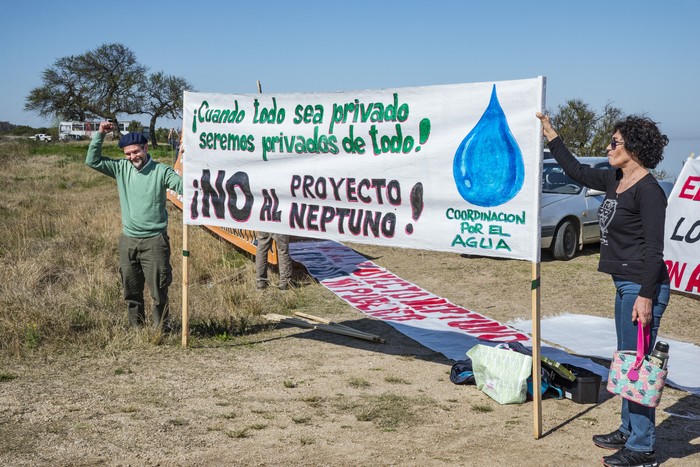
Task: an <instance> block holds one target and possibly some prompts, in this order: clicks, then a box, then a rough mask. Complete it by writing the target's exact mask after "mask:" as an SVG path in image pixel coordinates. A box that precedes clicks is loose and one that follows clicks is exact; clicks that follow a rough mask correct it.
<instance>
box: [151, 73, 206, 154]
mask: <svg viewBox="0 0 700 467" xmlns="http://www.w3.org/2000/svg"><path fill="white" fill-rule="evenodd" d="M186 90H189V91H192V90H194V89H193V87H192V85H191V84H190V83H189V82H187V80H185V79H184V78H179V77H177V76H172V75H166V74H164V73H163V72H162V71H159V72H157V73H153V74H152V75H150V76H149V77H148V79H147V80H145V81H144V83H143V89H142V93H143V95H144V96H145V98H144V102H143V105H142V107H141V112H142V113H144V114H147V115H150V116H151V118H150V122H149V130H150V132H149V133H150V138H151V145H152V146H153V147H154V148H157V147H158V141H157V137H156V121H157V120H158V118H160V117H170V118H174V119H177V118H181V117H182V94H183V92H184V91H186Z"/></svg>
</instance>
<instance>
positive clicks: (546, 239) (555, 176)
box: [540, 151, 673, 261]
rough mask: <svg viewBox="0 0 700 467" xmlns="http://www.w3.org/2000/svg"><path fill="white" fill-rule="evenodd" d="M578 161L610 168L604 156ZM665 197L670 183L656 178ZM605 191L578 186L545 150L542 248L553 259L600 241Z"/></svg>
mask: <svg viewBox="0 0 700 467" xmlns="http://www.w3.org/2000/svg"><path fill="white" fill-rule="evenodd" d="M576 159H577V160H578V161H579V162H581V163H583V164H587V165H589V166H591V167H595V168H599V169H612V167H611V166H610V163H609V162H608V158H607V157H577V158H576ZM659 185H660V186H661V188H662V189H663V190H664V193H666V197H668V196H669V195H670V194H671V190H673V183H671V182H669V181H667V180H659ZM604 197H605V193H604V192H602V191H599V190H592V189H590V188H586V187H583V186H581V185H580V184H579V183H578V182H576V181H574V180H572V179H571V178H569V176H568V175H566V174H565V173H564V170H563V169H562V168H561V167H560V166H559V164H557V162H556V161H555V160H554V159H553V158H552V157H551V154H548V151H545V155H544V163H543V164H542V200H541V203H542V204H541V206H542V210H541V213H540V221H541V222H540V224H541V226H542V227H541V229H542V230H541V232H542V242H541V247H542V248H549V249H551V251H552V256H554V259H558V260H564V261H568V260H570V259H572V258H573V257H574V256H576V252H577V251H579V250H580V249H581V248H583V245H586V244H589V243H597V242H599V241H600V227H599V225H598V208H599V207H600V203H602V202H603V198H604Z"/></svg>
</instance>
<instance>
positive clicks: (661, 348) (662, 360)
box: [649, 341, 668, 370]
mask: <svg viewBox="0 0 700 467" xmlns="http://www.w3.org/2000/svg"><path fill="white" fill-rule="evenodd" d="M649 363H651V364H652V365H654V366H656V367H659V368H661V369H662V370H664V369H666V365H668V342H663V341H659V342H657V343H656V345H655V346H654V350H652V352H651V355H649Z"/></svg>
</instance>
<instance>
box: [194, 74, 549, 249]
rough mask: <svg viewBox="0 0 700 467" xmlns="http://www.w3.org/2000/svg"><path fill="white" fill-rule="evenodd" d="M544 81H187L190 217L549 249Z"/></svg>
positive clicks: (468, 245) (311, 232) (366, 239)
mask: <svg viewBox="0 0 700 467" xmlns="http://www.w3.org/2000/svg"><path fill="white" fill-rule="evenodd" d="M543 88H544V79H543V78H541V77H540V78H533V79H526V80H516V81H499V82H490V83H472V84H457V85H443V86H427V87H416V88H400V89H382V90H361V91H344V92H336V93H306V94H213V93H192V92H186V93H185V96H184V117H183V131H184V146H185V148H186V152H185V157H184V160H183V165H184V197H183V205H184V211H183V212H184V217H185V223H188V224H195V225H215V226H222V227H230V228H245V229H251V230H261V231H266V232H277V233H285V234H290V235H295V236H301V237H314V238H322V239H331V240H338V241H353V242H358V243H370V244H384V245H392V246H401V247H411V248H420V249H430V250H439V251H452V252H457V253H466V254H476V255H482V256H496V257H507V258H515V259H524V260H531V261H539V254H540V240H539V192H540V184H541V174H540V172H541V170H540V168H541V159H542V157H541V150H542V142H541V134H540V126H539V121H538V120H537V119H536V118H535V117H534V114H535V112H537V111H540V110H542V101H543Z"/></svg>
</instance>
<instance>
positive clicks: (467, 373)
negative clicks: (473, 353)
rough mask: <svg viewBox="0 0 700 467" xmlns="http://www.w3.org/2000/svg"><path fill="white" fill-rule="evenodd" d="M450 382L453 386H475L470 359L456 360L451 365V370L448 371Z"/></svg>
mask: <svg viewBox="0 0 700 467" xmlns="http://www.w3.org/2000/svg"><path fill="white" fill-rule="evenodd" d="M450 381H452V382H453V383H455V384H476V379H475V378H474V370H473V369H472V361H471V359H469V358H467V359H466V360H458V361H457V362H455V364H454V365H452V369H451V370H450Z"/></svg>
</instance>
